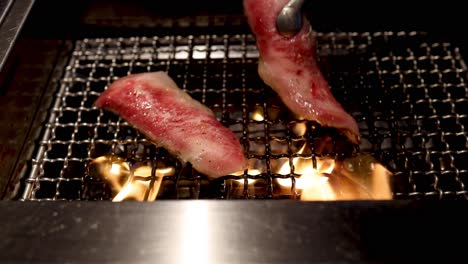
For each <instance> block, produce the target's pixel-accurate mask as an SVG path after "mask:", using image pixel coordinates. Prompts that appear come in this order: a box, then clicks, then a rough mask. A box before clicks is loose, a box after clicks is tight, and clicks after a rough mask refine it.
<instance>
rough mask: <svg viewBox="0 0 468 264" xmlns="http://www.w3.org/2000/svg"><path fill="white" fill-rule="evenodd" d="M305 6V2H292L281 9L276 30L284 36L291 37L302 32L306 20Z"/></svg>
mask: <svg viewBox="0 0 468 264" xmlns="http://www.w3.org/2000/svg"><path fill="white" fill-rule="evenodd" d="M303 4H304V0H290V1H289V3H287V4H286V5H285V6H284V7H283V9H281V11H280V13H279V15H278V18H276V28H277V29H278V31H279V32H280V33H281V34H282V35H285V36H288V37H291V36H294V35H296V34H297V33H298V32H299V30H301V28H302V25H303V19H304V15H303V14H302V5H303Z"/></svg>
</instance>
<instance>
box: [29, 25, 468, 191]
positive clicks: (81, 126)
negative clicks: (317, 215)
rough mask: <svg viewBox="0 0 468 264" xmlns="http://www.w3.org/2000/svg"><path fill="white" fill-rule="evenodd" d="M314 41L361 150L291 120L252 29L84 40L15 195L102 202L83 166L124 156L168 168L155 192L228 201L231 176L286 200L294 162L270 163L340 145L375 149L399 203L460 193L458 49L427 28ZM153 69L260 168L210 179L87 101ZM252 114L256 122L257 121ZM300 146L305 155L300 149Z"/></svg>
mask: <svg viewBox="0 0 468 264" xmlns="http://www.w3.org/2000/svg"><path fill="white" fill-rule="evenodd" d="M317 41H318V47H319V49H320V50H319V55H320V59H321V62H322V68H323V71H324V72H325V73H326V76H327V79H328V80H329V82H330V84H331V87H332V91H333V93H334V94H335V95H336V97H337V99H338V100H339V101H340V102H342V104H343V106H344V107H345V109H347V111H348V112H350V113H351V114H352V115H353V116H354V117H355V118H356V120H357V121H358V123H359V128H360V131H361V133H362V143H361V145H360V146H359V147H358V148H357V149H353V148H352V147H350V146H346V144H342V143H343V142H344V141H343V140H340V139H339V135H335V136H334V138H335V141H334V142H332V143H331V146H329V147H327V148H326V149H327V150H323V147H322V148H321V147H320V146H319V145H320V144H321V142H323V141H325V135H327V133H333V131H330V129H328V131H327V129H325V128H321V127H320V126H318V125H317V124H314V123H313V122H307V121H304V120H298V119H297V118H296V117H294V115H292V114H291V113H289V111H288V110H287V109H286V107H285V106H284V105H282V104H281V102H280V100H279V99H278V98H277V95H276V94H275V93H274V92H272V90H271V89H270V88H268V87H267V86H265V85H264V84H263V83H262V81H261V80H260V79H259V77H258V74H257V71H256V67H257V60H258V52H257V50H256V46H255V41H254V37H253V36H252V35H250V34H235V35H234V34H224V35H186V36H181V35H168V36H150V37H130V38H87V39H82V40H78V41H76V43H75V45H74V48H73V51H72V54H71V58H70V61H69V62H68V65H67V66H66V70H65V74H64V75H63V78H62V79H61V81H60V88H59V89H58V91H57V96H56V99H55V101H54V102H53V106H52V108H51V110H50V115H49V118H48V121H47V123H46V124H45V126H46V130H45V132H44V134H43V135H42V138H41V140H40V141H39V144H40V147H39V148H38V150H37V152H36V154H35V156H34V158H33V159H32V170H31V172H30V173H29V174H28V175H27V178H26V180H25V189H24V192H23V194H22V196H21V199H23V200H70V199H72V200H73V199H84V200H102V199H110V198H111V197H110V193H109V191H106V190H108V188H106V183H105V182H103V181H102V179H100V178H99V177H96V176H93V175H90V173H89V164H90V163H91V162H92V161H93V159H96V158H98V157H100V156H116V157H120V158H122V159H124V160H125V161H126V162H128V163H129V164H130V166H131V167H134V166H137V165H138V164H142V163H145V162H146V163H149V164H151V165H150V166H152V167H154V169H155V170H156V169H158V168H157V166H158V164H159V165H161V164H165V166H168V165H170V166H173V167H175V172H174V174H173V175H170V176H166V177H164V180H163V183H162V188H161V191H160V194H159V198H160V199H164V198H179V199H183V198H186V199H199V198H220V199H223V198H230V197H229V195H228V193H229V191H230V190H229V185H227V184H225V183H226V180H228V179H236V178H239V179H245V183H247V181H248V179H256V180H258V181H257V183H256V192H255V193H249V189H248V188H244V190H243V192H242V198H291V197H294V196H295V194H296V190H295V185H294V182H295V181H293V180H292V178H294V177H296V176H297V174H296V173H295V172H294V170H293V169H294V166H292V167H291V168H292V169H291V170H290V171H289V172H288V173H286V174H277V173H275V170H274V168H275V166H277V164H278V163H280V162H289V161H290V160H292V159H293V158H295V157H302V158H307V159H310V161H311V162H314V161H313V159H316V158H320V157H323V156H331V157H334V158H337V157H338V156H339V155H343V153H345V152H352V153H351V154H353V153H354V154H356V153H367V154H371V155H372V156H374V157H376V158H377V159H378V160H379V161H381V162H382V163H383V164H384V165H385V166H386V167H387V168H389V169H390V170H391V171H392V173H393V174H394V180H395V183H394V185H395V187H394V188H395V192H394V196H395V198H397V199H398V198H416V197H417V198H420V197H433V198H442V199H444V198H465V196H466V190H465V187H464V186H465V182H466V180H467V173H468V171H467V169H468V167H467V162H466V161H467V150H466V147H467V133H466V132H465V130H464V125H465V124H466V123H467V118H468V116H467V112H466V111H467V109H468V108H467V107H466V106H467V104H468V101H467V97H466V95H467V86H466V80H467V79H466V78H467V76H466V66H465V64H464V61H463V59H462V57H461V55H460V53H459V50H458V48H457V47H456V46H453V45H451V44H450V43H444V42H432V41H431V40H430V39H428V36H427V34H425V33H423V32H373V33H369V32H364V33H356V32H350V33H343V32H342V33H333V32H331V33H321V32H319V33H318V34H317ZM149 71H166V72H168V73H169V75H170V76H171V77H172V78H174V79H175V81H176V83H177V84H178V85H179V86H180V87H181V88H182V89H184V90H185V91H186V92H188V93H189V94H190V95H191V96H192V97H193V98H195V99H197V100H199V101H200V102H202V103H204V104H205V105H207V106H208V107H210V108H211V109H212V110H213V112H214V113H215V115H216V117H217V118H218V119H219V120H220V121H221V122H222V123H223V124H224V125H225V126H227V127H229V128H230V129H231V130H232V131H233V132H235V133H236V135H237V136H238V137H239V138H240V139H241V142H242V144H243V146H244V148H245V150H246V153H247V157H248V159H249V164H254V166H255V169H257V170H259V171H260V172H256V173H255V174H251V173H250V172H251V171H252V170H248V171H246V172H244V174H243V175H242V176H237V177H236V176H233V175H228V176H225V177H221V178H220V179H217V180H213V181H209V180H208V179H206V177H204V176H203V175H200V174H199V173H197V172H196V171H194V170H192V169H191V167H190V165H189V164H185V165H184V164H182V163H181V162H179V161H178V160H177V158H176V157H173V156H171V155H170V154H169V153H168V152H167V151H166V150H164V149H161V148H158V147H156V146H154V145H153V144H151V142H149V141H148V140H147V139H146V138H145V137H144V136H142V135H141V134H140V133H139V132H138V131H136V130H134V129H133V128H132V127H131V126H130V125H129V124H128V123H127V122H125V121H124V120H122V119H120V118H119V117H117V116H115V115H113V114H111V113H109V112H106V111H102V110H99V109H97V108H96V107H94V106H93V103H94V101H95V100H96V98H97V97H98V96H99V94H100V93H101V92H102V91H104V90H105V89H106V87H107V86H108V85H109V84H110V83H111V82H113V81H114V80H116V79H117V78H120V77H123V76H126V75H128V74H133V73H140V72H149ZM258 113H261V114H262V118H261V119H260V120H255V114H258ZM300 126H302V127H304V128H307V129H302V131H299V130H301V129H299V130H298V129H297V128H298V127H300ZM340 142H341V143H340ZM304 144H306V145H307V148H306V149H308V152H306V153H299V152H298V151H299V149H300V148H301V146H302V145H304ZM348 154H350V153H348ZM187 166H188V168H187ZM155 170H154V171H155ZM276 178H290V179H291V181H292V188H291V192H290V193H289V194H286V195H284V194H282V195H280V196H276V195H275V194H274V185H273V182H274V180H275V179H276ZM155 179H156V176H155V175H153V177H148V179H147V180H148V181H152V182H154V181H155ZM245 186H247V185H245ZM237 198H241V197H237Z"/></svg>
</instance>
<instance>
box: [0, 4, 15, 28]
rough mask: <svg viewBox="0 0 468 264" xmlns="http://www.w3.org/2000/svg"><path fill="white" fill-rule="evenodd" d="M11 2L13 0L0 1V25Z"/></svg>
mask: <svg viewBox="0 0 468 264" xmlns="http://www.w3.org/2000/svg"><path fill="white" fill-rule="evenodd" d="M12 4H13V0H5V1H2V2H0V25H1V24H2V22H3V19H4V18H5V17H6V15H7V14H8V11H9V10H10V7H11V5H12Z"/></svg>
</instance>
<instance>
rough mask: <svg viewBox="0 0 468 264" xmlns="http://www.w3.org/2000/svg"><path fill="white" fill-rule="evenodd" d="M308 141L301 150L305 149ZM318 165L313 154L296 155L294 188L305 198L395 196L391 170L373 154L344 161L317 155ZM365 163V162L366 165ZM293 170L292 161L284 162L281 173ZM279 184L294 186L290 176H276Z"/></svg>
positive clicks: (378, 197)
mask: <svg viewBox="0 0 468 264" xmlns="http://www.w3.org/2000/svg"><path fill="white" fill-rule="evenodd" d="M305 147H306V144H304V145H303V146H302V148H301V149H300V150H299V151H298V154H301V153H303V152H304V150H305ZM316 161H317V163H316V165H317V166H316V168H314V167H313V163H312V161H311V158H299V157H297V158H294V159H293V161H292V163H293V166H294V173H296V174H299V175H301V176H300V177H298V178H296V183H295V189H296V190H297V191H298V193H299V194H300V199H301V200H302V201H314V200H322V201H326V200H360V199H381V200H387V199H392V191H391V187H390V176H391V173H390V172H389V171H388V170H387V169H385V167H383V165H381V164H379V163H377V162H376V161H375V160H374V159H373V158H372V157H371V156H368V155H359V156H357V157H354V158H349V159H347V160H344V161H342V162H339V163H338V164H337V162H336V161H335V160H334V159H331V158H324V159H316ZM363 164H366V165H363ZM291 172H292V170H291V167H290V165H289V162H285V163H284V164H282V166H281V167H280V168H279V170H278V174H282V175H288V174H290V173H291ZM276 182H277V183H278V185H279V186H282V187H289V188H291V187H292V180H291V179H290V178H285V179H281V178H278V179H276Z"/></svg>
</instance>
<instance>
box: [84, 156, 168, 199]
mask: <svg viewBox="0 0 468 264" xmlns="http://www.w3.org/2000/svg"><path fill="white" fill-rule="evenodd" d="M90 168H95V170H97V173H98V175H99V177H101V178H102V179H103V180H105V181H106V182H107V183H108V184H109V185H110V187H111V189H112V193H113V195H114V198H113V199H112V201H113V202H121V201H129V200H133V201H154V200H156V197H157V195H158V192H159V189H160V187H161V183H162V179H163V177H164V176H170V175H173V174H174V173H175V169H174V168H173V167H165V168H159V169H156V170H155V176H156V179H154V177H152V170H153V168H152V167H151V166H148V165H143V166H139V167H136V168H134V169H132V170H130V168H129V165H128V163H127V162H125V161H124V160H123V159H121V158H118V157H106V156H102V157H99V158H96V159H95V160H94V161H93V162H92V163H91V165H90Z"/></svg>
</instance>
